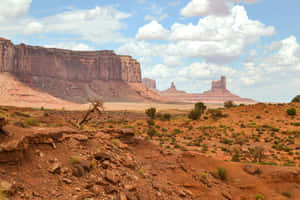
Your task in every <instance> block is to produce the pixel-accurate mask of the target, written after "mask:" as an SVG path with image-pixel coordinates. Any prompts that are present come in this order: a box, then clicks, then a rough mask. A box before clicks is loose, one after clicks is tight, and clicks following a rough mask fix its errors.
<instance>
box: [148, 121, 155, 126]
mask: <svg viewBox="0 0 300 200" xmlns="http://www.w3.org/2000/svg"><path fill="white" fill-rule="evenodd" d="M147 124H148V126H154V125H155V122H154V120H153V119H149V120H147Z"/></svg>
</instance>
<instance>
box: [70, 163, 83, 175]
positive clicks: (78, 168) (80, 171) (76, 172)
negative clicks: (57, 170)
mask: <svg viewBox="0 0 300 200" xmlns="http://www.w3.org/2000/svg"><path fill="white" fill-rule="evenodd" d="M72 174H73V176H76V177H82V176H83V175H84V168H83V167H82V166H81V165H80V164H76V165H74V166H73V167H72Z"/></svg>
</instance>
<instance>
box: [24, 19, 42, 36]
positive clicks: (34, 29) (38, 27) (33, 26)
mask: <svg viewBox="0 0 300 200" xmlns="http://www.w3.org/2000/svg"><path fill="white" fill-rule="evenodd" d="M43 30H44V26H43V25H42V24H41V23H39V22H30V23H28V24H27V26H26V27H25V29H24V34H25V35H31V34H36V33H41V32H42V31H43Z"/></svg>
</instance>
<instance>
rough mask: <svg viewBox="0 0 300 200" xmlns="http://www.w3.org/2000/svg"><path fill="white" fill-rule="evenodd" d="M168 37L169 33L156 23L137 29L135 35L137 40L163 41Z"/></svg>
mask: <svg viewBox="0 0 300 200" xmlns="http://www.w3.org/2000/svg"><path fill="white" fill-rule="evenodd" d="M168 37H169V31H168V30H166V29H165V28H164V27H163V26H162V25H161V24H159V23H158V22H157V21H152V22H151V23H149V24H146V25H145V26H143V27H141V28H139V30H138V33H137V35H136V39H138V40H165V39H167V38H168Z"/></svg>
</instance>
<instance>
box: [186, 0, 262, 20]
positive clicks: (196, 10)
mask: <svg viewBox="0 0 300 200" xmlns="http://www.w3.org/2000/svg"><path fill="white" fill-rule="evenodd" d="M257 1H260V0H191V1H190V2H189V3H188V4H187V5H186V6H185V7H184V8H183V9H182V10H181V15H183V16H185V17H193V16H208V15H217V16H225V15H228V14H229V13H230V10H231V8H232V7H233V6H234V3H240V2H245V3H248V4H250V3H255V2H257Z"/></svg>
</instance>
